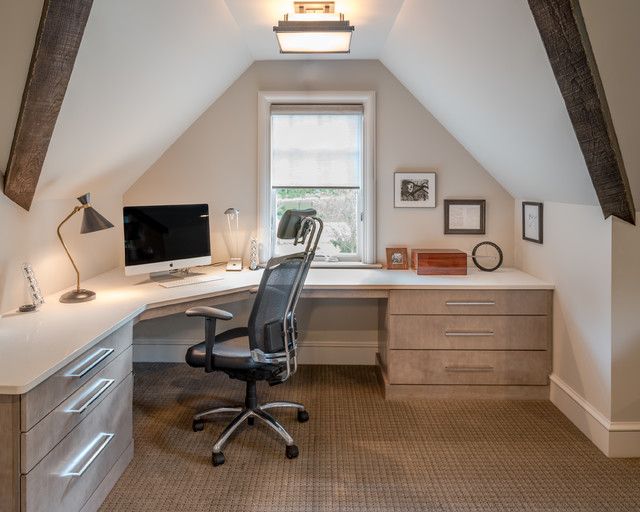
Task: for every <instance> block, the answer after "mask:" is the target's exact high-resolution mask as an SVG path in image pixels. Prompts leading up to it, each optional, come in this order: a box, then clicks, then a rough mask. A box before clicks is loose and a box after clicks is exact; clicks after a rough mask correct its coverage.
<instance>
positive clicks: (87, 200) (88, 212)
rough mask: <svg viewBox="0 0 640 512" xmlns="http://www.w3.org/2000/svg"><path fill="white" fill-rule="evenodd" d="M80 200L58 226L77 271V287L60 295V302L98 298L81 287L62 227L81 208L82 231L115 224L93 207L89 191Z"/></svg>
mask: <svg viewBox="0 0 640 512" xmlns="http://www.w3.org/2000/svg"><path fill="white" fill-rule="evenodd" d="M78 201H80V206H76V207H75V208H74V209H73V211H72V212H71V213H70V214H69V215H67V216H66V217H65V218H64V220H63V221H62V222H61V223H60V225H59V226H58V238H59V239H60V243H61V244H62V247H64V251H65V252H66V253H67V256H69V261H71V264H72V265H73V268H74V270H75V271H76V289H75V290H72V291H70V292H67V293H65V294H64V295H62V296H61V297H60V302H66V303H74V302H86V301H88V300H93V299H95V298H96V293H95V292H92V291H91V290H83V289H82V288H80V271H79V270H78V267H77V266H76V263H75V262H74V261H73V258H72V257H71V254H70V253H69V249H67V246H66V245H65V243H64V240H63V239H62V235H61V234H60V228H61V227H62V225H63V224H64V223H65V222H67V221H68V220H69V219H70V218H71V217H73V216H74V215H75V214H76V213H78V212H79V211H80V210H82V227H81V228H80V233H82V234H85V233H93V232H94V231H101V230H103V229H108V228H112V227H113V224H111V222H109V221H108V220H107V219H105V218H104V217H103V216H102V215H100V214H99V213H98V212H97V211H95V210H94V209H93V206H91V194H89V193H87V194H85V195H83V196H80V197H79V198H78Z"/></svg>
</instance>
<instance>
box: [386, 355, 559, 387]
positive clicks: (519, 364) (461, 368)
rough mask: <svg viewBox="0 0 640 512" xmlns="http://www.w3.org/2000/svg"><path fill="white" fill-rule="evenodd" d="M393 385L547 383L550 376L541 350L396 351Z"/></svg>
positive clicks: (392, 363) (392, 357) (391, 358)
mask: <svg viewBox="0 0 640 512" xmlns="http://www.w3.org/2000/svg"><path fill="white" fill-rule="evenodd" d="M389 375H390V376H391V377H390V383H391V384H490V385H521V386H544V385H546V384H547V379H548V376H549V364H548V358H547V353H546V352H545V351H542V350H537V351H525V350H515V351H510V350H393V351H391V354H389Z"/></svg>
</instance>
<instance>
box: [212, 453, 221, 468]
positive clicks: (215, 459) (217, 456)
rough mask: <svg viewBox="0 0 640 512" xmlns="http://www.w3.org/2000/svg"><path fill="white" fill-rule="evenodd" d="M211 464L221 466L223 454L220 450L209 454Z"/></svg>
mask: <svg viewBox="0 0 640 512" xmlns="http://www.w3.org/2000/svg"><path fill="white" fill-rule="evenodd" d="M211 464H213V465H214V467H215V466H222V465H223V464H224V454H223V453H222V452H218V453H215V452H213V453H212V454H211Z"/></svg>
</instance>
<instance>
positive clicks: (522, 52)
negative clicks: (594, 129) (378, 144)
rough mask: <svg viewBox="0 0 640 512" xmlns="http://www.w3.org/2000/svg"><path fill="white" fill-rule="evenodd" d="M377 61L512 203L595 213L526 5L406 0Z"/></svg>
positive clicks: (519, 0) (511, 0) (518, 0)
mask: <svg viewBox="0 0 640 512" xmlns="http://www.w3.org/2000/svg"><path fill="white" fill-rule="evenodd" d="M607 3H608V2H607ZM381 60H382V62H383V63H384V64H385V66H387V68H389V69H390V70H391V71H392V72H393V73H394V74H395V75H396V76H397V77H398V79H399V80H400V81H401V82H402V83H403V84H404V85H405V86H406V87H407V88H408V89H409V90H410V91H411V92H412V93H413V94H414V95H415V96H416V97H417V98H418V100H420V102H421V103H422V104H423V105H424V106H425V107H426V108H427V109H428V110H430V111H431V113H432V114H433V115H434V116H435V117H436V118H437V119H438V120H439V121H440V122H441V123H442V124H443V125H444V126H445V127H446V128H447V129H448V130H449V131H450V132H451V134H452V135H453V136H454V137H456V139H458V141H460V142H461V143H462V144H463V145H464V146H465V147H466V148H467V150H468V151H469V152H470V153H471V154H472V155H473V156H474V157H475V158H476V159H477V160H478V161H479V162H480V163H481V164H482V165H483V166H484V168H485V169H487V171H489V172H490V173H491V174H493V176H494V177H495V178H496V179H497V180H498V181H499V182H500V183H501V184H502V185H503V186H504V187H505V188H506V189H507V190H508V191H509V192H510V193H511V194H512V195H513V196H514V197H519V198H529V199H538V200H547V201H558V202H566V203H578V204H597V198H596V195H595V192H594V189H593V185H592V184H591V180H590V177H589V174H588V172H587V169H586V165H585V163H584V159H583V157H582V154H581V152H580V148H579V146H578V143H577V140H576V137H575V134H574V132H573V128H572V126H571V122H570V120H569V117H568V114H567V111H566V107H565V105H564V102H563V99H562V96H561V94H560V91H559V89H558V86H557V84H556V82H555V78H554V76H553V72H552V70H551V66H550V64H549V61H548V58H547V55H546V53H545V50H544V47H543V45H542V41H541V39H540V36H539V33H538V31H537V28H536V26H535V23H534V20H533V17H532V15H531V12H530V10H529V6H528V4H527V1H526V0H482V1H477V0H456V1H450V0H405V2H404V4H403V6H402V9H401V10H400V13H399V15H398V17H397V19H396V23H395V25H394V27H393V29H392V31H391V33H390V34H389V37H388V39H387V43H386V46H385V48H384V50H383V53H382V58H381Z"/></svg>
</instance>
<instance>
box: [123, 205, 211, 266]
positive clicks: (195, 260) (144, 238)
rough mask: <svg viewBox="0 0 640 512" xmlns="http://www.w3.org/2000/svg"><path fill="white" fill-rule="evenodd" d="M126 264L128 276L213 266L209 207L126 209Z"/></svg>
mask: <svg viewBox="0 0 640 512" xmlns="http://www.w3.org/2000/svg"><path fill="white" fill-rule="evenodd" d="M123 215H124V260H125V269H126V270H127V274H132V273H142V272H152V271H162V270H171V269H177V268H185V267H188V266H195V265H205V264H208V263H211V245H210V240H209V206H208V205H206V204H186V205H165V206H126V207H124V209H123Z"/></svg>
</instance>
